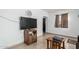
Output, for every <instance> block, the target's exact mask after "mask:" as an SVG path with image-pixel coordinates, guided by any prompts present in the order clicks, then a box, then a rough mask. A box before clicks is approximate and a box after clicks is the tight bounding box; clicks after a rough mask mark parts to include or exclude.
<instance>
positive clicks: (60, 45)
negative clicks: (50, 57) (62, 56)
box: [47, 37, 65, 49]
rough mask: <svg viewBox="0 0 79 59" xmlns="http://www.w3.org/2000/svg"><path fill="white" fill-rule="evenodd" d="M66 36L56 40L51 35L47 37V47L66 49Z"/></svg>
mask: <svg viewBox="0 0 79 59" xmlns="http://www.w3.org/2000/svg"><path fill="white" fill-rule="evenodd" d="M64 48H65V46H64V38H61V41H56V40H55V41H54V40H53V38H51V37H49V38H48V39H47V49H64Z"/></svg>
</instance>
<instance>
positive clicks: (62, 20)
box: [61, 13, 68, 28]
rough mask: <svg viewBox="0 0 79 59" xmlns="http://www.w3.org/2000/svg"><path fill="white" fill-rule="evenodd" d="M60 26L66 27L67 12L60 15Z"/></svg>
mask: <svg viewBox="0 0 79 59" xmlns="http://www.w3.org/2000/svg"><path fill="white" fill-rule="evenodd" d="M61 25H62V26H61V27H62V28H68V14H67V13H66V14H62V15H61Z"/></svg>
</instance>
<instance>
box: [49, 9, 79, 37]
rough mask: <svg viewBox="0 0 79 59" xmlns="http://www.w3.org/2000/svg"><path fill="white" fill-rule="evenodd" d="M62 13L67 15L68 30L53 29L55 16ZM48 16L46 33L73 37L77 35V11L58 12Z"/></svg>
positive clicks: (78, 23)
mask: <svg viewBox="0 0 79 59" xmlns="http://www.w3.org/2000/svg"><path fill="white" fill-rule="evenodd" d="M63 13H68V28H55V15H57V14H59V15H61V14H63ZM49 15H50V16H49V22H48V30H47V32H49V33H55V34H61V35H66V36H73V37H77V35H79V17H78V15H79V10H67V11H58V12H55V13H51V14H49Z"/></svg>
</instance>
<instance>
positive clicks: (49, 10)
mask: <svg viewBox="0 0 79 59" xmlns="http://www.w3.org/2000/svg"><path fill="white" fill-rule="evenodd" d="M42 10H44V11H46V12H48V13H54V12H57V11H66V10H69V9H42Z"/></svg>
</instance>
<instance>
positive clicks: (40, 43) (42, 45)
mask: <svg viewBox="0 0 79 59" xmlns="http://www.w3.org/2000/svg"><path fill="white" fill-rule="evenodd" d="M53 36H55V35H52V34H45V35H43V36H40V37H38V38H37V42H36V43H33V44H31V45H26V44H24V43H21V44H19V45H16V46H13V47H10V48H9V49H46V48H47V41H46V39H47V38H48V37H53ZM64 38H65V48H66V49H75V48H76V45H74V44H70V43H67V40H68V37H64ZM72 39H73V38H72Z"/></svg>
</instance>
